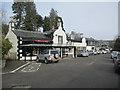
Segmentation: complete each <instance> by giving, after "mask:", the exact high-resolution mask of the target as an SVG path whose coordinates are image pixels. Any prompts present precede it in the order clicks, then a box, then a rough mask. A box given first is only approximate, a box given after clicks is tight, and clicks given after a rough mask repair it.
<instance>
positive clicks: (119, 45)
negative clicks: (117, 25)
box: [114, 37, 120, 51]
mask: <svg viewBox="0 0 120 90" xmlns="http://www.w3.org/2000/svg"><path fill="white" fill-rule="evenodd" d="M114 50H117V51H120V37H118V38H117V39H116V41H115V44H114Z"/></svg>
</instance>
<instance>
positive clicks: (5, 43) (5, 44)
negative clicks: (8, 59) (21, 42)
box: [2, 39, 12, 58]
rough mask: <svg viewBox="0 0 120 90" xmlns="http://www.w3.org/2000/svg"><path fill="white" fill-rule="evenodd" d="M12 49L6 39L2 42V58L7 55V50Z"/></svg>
mask: <svg viewBox="0 0 120 90" xmlns="http://www.w3.org/2000/svg"><path fill="white" fill-rule="evenodd" d="M11 48H12V43H10V41H9V40H8V39H3V40H2V58H4V56H5V55H6V54H8V52H9V50H10V49H11Z"/></svg>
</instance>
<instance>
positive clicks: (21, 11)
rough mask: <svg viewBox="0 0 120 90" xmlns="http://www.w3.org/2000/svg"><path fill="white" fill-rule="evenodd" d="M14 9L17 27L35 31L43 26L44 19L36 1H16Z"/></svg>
mask: <svg viewBox="0 0 120 90" xmlns="http://www.w3.org/2000/svg"><path fill="white" fill-rule="evenodd" d="M12 9H13V13H14V14H15V15H14V19H15V24H16V28H17V29H23V30H28V31H35V30H38V28H39V27H40V26H42V24H43V20H42V17H41V16H40V15H39V14H38V13H37V11H36V7H35V4H34V2H25V1H24V2H14V4H13V5H12Z"/></svg>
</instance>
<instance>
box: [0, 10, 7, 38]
mask: <svg viewBox="0 0 120 90" xmlns="http://www.w3.org/2000/svg"><path fill="white" fill-rule="evenodd" d="M0 13H1V18H0V21H1V25H2V26H1V27H2V28H1V30H2V32H1V33H2V38H5V36H6V34H7V32H8V29H9V25H8V24H7V23H6V14H7V11H6V10H5V9H4V8H0Z"/></svg>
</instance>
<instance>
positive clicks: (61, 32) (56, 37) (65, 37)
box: [53, 24, 68, 44]
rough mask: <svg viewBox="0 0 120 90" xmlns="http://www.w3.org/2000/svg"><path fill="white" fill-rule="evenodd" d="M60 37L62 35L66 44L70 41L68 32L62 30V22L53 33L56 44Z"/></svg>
mask: <svg viewBox="0 0 120 90" xmlns="http://www.w3.org/2000/svg"><path fill="white" fill-rule="evenodd" d="M59 37H62V39H63V40H62V42H63V44H66V43H67V42H68V41H67V36H66V33H65V32H64V31H63V30H62V27H61V24H60V26H59V28H58V29H57V30H56V31H55V32H54V34H53V43H54V44H58V43H59Z"/></svg>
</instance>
